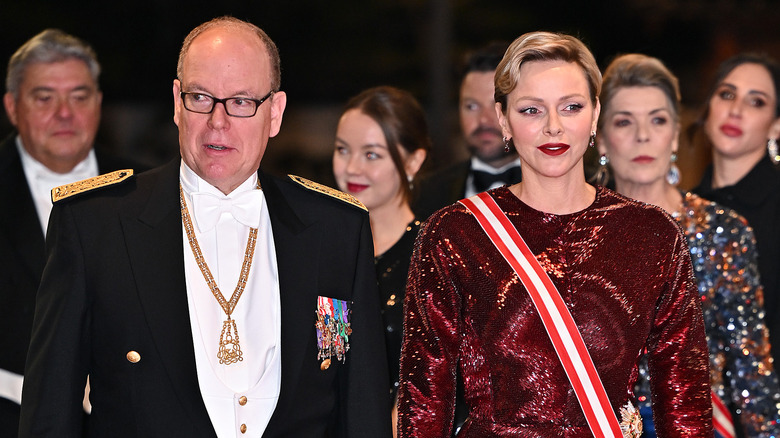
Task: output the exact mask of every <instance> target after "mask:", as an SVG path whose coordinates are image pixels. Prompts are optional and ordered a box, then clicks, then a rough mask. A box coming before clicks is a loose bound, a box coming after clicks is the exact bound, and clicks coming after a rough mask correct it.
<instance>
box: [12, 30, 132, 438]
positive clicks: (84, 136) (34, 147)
mask: <svg viewBox="0 0 780 438" xmlns="http://www.w3.org/2000/svg"><path fill="white" fill-rule="evenodd" d="M99 74H100V65H99V64H98V62H97V58H96V57H95V53H94V51H93V50H92V48H91V47H90V46H89V45H87V44H86V43H85V42H84V41H82V40H80V39H78V38H76V37H74V36H71V35H68V34H66V33H64V32H62V31H60V30H55V29H47V30H44V31H43V32H41V33H39V34H38V35H36V36H34V37H33V38H32V39H30V40H28V41H27V42H26V43H24V45H22V46H21V47H20V48H19V49H18V50H17V51H16V53H14V54H13V56H11V59H10V61H9V63H8V73H7V77H6V93H5V95H4V97H3V103H4V105H5V110H6V114H8V118H9V120H10V121H11V123H12V124H13V125H14V126H15V128H16V130H15V132H14V133H12V134H11V135H9V136H8V137H7V138H6V139H5V140H4V141H3V142H2V143H0V185H2V186H3V187H4V188H5V189H4V190H2V191H0V438H9V437H14V438H15V437H16V436H17V433H18V430H19V411H20V407H19V403H20V401H21V395H22V381H23V372H24V364H25V359H26V358H27V347H28V345H29V343H30V330H31V328H32V322H33V312H34V310H35V293H36V291H37V290H38V284H39V282H40V279H41V274H42V272H43V265H44V263H45V259H46V254H45V249H44V236H45V234H46V225H47V224H48V222H49V213H50V211H51V208H52V203H51V189H52V188H54V187H56V186H59V185H62V184H66V183H71V182H74V181H77V180H81V179H86V178H90V177H94V176H96V175H98V173H100V172H108V171H111V170H116V169H122V168H130V167H133V164H132V163H129V162H126V161H121V160H117V159H115V158H112V157H110V156H108V155H106V154H105V153H102V152H101V151H100V150H97V151H96V150H95V149H94V147H93V146H94V141H95V134H96V133H97V129H98V124H99V123H100V103H101V99H102V95H101V93H100V89H99V87H98V75H99ZM83 387H84V382H82V390H83Z"/></svg>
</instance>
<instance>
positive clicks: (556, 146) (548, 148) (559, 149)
mask: <svg viewBox="0 0 780 438" xmlns="http://www.w3.org/2000/svg"><path fill="white" fill-rule="evenodd" d="M569 148H570V146H569V145H567V144H566V143H545V144H543V145H541V146H539V147H538V148H537V149H539V150H540V151H542V152H544V153H545V154H547V155H550V156H553V157H555V156H558V155H561V154H563V153H565V152H566V151H568V150H569Z"/></svg>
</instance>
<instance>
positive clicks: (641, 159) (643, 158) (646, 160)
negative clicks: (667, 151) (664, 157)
mask: <svg viewBox="0 0 780 438" xmlns="http://www.w3.org/2000/svg"><path fill="white" fill-rule="evenodd" d="M631 161H633V162H634V163H639V164H647V163H652V162H653V161H655V158H653V157H649V156H647V155H640V156H638V157H634V159H632V160H631Z"/></svg>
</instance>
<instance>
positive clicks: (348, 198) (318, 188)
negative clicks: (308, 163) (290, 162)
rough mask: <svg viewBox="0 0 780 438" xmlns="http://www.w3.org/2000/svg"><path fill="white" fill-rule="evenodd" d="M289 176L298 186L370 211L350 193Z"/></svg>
mask: <svg viewBox="0 0 780 438" xmlns="http://www.w3.org/2000/svg"><path fill="white" fill-rule="evenodd" d="M287 176H289V177H290V179H291V180H293V181H295V182H297V183H298V184H300V185H302V186H304V187H306V188H307V189H309V190H314V191H315V192H320V193H324V194H326V195H328V196H332V197H334V198H336V199H340V200H342V201H344V202H347V203H349V204H352V205H354V206H355V207H359V208H362V209H363V210H365V211H368V209H367V208H366V206H365V205H363V203H362V202H360V201H358V199H357V198H356V197H354V196H352V195H350V194H349V193H344V192H342V191H340V190H336V189H332V188H330V187H328V186H324V185H322V184H319V183H316V182H314V181H311V180H308V179H306V178H301V177H300V176H296V175H287Z"/></svg>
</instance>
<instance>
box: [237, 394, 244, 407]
mask: <svg viewBox="0 0 780 438" xmlns="http://www.w3.org/2000/svg"><path fill="white" fill-rule="evenodd" d="M238 404H240V405H241V406H244V405H245V404H246V397H245V396H243V395H242V396H241V397H239V398H238Z"/></svg>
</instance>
